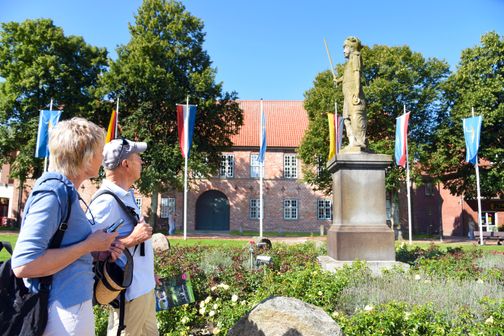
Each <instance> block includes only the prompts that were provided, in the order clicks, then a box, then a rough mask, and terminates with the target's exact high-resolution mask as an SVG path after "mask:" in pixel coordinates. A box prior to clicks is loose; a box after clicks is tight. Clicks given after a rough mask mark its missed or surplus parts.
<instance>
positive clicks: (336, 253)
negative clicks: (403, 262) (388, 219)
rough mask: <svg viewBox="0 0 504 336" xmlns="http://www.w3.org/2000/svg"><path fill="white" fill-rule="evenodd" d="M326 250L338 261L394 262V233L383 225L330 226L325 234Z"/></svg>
mask: <svg viewBox="0 0 504 336" xmlns="http://www.w3.org/2000/svg"><path fill="white" fill-rule="evenodd" d="M327 250H328V251H327V252H328V254H329V256H330V257H332V258H334V259H336V260H339V261H348V260H368V261H374V260H382V261H395V248H394V232H393V231H392V230H390V229H389V227H388V226H387V225H385V224H384V225H383V226H377V225H373V226H362V225H359V226H346V225H332V226H331V228H330V229H329V231H328V233H327Z"/></svg>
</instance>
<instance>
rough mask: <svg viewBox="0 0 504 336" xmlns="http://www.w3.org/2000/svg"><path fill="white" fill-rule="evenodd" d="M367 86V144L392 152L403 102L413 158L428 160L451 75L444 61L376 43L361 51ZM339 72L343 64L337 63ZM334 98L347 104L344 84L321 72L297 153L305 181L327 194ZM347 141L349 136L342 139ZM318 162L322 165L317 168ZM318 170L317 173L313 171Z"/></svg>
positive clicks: (393, 180) (394, 179) (395, 176)
mask: <svg viewBox="0 0 504 336" xmlns="http://www.w3.org/2000/svg"><path fill="white" fill-rule="evenodd" d="M362 59H363V88H364V93H365V95H366V101H367V117H368V128H367V136H368V139H369V148H370V149H371V150H372V151H374V152H376V153H382V154H391V155H393V152H394V137H395V120H396V117H398V116H400V115H401V114H402V113H403V104H405V105H406V108H407V110H409V111H411V115H410V137H409V152H410V159H411V158H415V159H417V160H419V159H421V158H424V157H425V155H423V153H424V152H425V151H426V150H427V148H428V146H429V145H430V144H431V143H432V139H433V138H432V136H433V134H434V131H435V129H436V126H437V125H438V124H439V123H440V121H441V120H442V118H443V116H444V115H443V114H442V113H440V106H439V99H440V95H439V93H440V90H439V86H440V83H442V82H443V80H444V79H445V78H446V77H447V76H448V73H449V68H448V65H447V63H446V62H444V61H440V60H438V59H436V58H431V59H425V58H424V57H423V56H422V55H421V54H420V53H418V52H413V51H412V50H411V49H410V48H409V47H407V46H402V47H388V46H383V45H375V46H373V47H371V48H369V47H364V48H363V49H362ZM336 69H337V72H338V73H339V75H342V73H343V65H342V64H340V65H338V66H337V67H336ZM335 102H337V103H338V106H339V107H340V112H339V113H340V114H341V106H342V104H343V94H342V91H341V87H340V86H337V87H335V86H334V84H333V79H332V75H331V73H330V71H325V72H322V73H319V74H318V75H317V77H316V78H315V81H314V87H313V88H311V89H309V90H308V91H307V92H306V93H305V108H306V110H307V111H308V118H309V126H308V130H307V132H306V133H305V137H304V138H303V141H302V144H301V146H300V148H299V154H300V157H301V158H302V160H303V161H304V163H305V164H306V166H305V169H304V172H305V177H306V181H307V182H308V183H311V184H313V185H314V186H315V187H317V188H319V189H321V190H324V191H326V192H330V191H331V177H330V174H329V173H328V172H327V171H326V170H325V166H326V163H327V155H328V148H329V146H328V141H329V140H328V139H329V135H328V122H327V116H326V113H327V112H334V110H335ZM343 138H344V139H345V136H344V137H343ZM316 166H319V167H321V168H322V169H318V170H317V169H313V167H316ZM315 171H317V172H315ZM403 173H404V172H403V169H402V168H401V169H397V168H392V169H390V170H389V171H388V174H387V188H388V189H389V190H391V189H396V188H397V187H398V181H400V179H403Z"/></svg>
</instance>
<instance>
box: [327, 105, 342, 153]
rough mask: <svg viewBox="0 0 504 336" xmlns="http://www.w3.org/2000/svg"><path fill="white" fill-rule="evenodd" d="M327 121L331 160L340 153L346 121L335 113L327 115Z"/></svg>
mask: <svg viewBox="0 0 504 336" xmlns="http://www.w3.org/2000/svg"><path fill="white" fill-rule="evenodd" d="M327 121H328V122H329V157H328V160H331V159H332V158H333V157H334V155H336V154H338V153H339V150H340V149H341V142H342V140H343V121H344V119H343V118H342V117H341V116H339V115H336V116H335V115H334V113H327Z"/></svg>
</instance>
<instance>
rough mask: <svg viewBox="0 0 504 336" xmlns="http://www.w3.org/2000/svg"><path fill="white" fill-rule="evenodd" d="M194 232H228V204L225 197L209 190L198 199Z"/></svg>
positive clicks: (218, 192)
mask: <svg viewBox="0 0 504 336" xmlns="http://www.w3.org/2000/svg"><path fill="white" fill-rule="evenodd" d="M196 230H220V231H229V202H228V199H227V197H226V195H224V194H223V193H221V192H220V191H217V190H209V191H207V192H205V193H204V194H203V195H201V196H200V197H199V198H198V201H197V202H196Z"/></svg>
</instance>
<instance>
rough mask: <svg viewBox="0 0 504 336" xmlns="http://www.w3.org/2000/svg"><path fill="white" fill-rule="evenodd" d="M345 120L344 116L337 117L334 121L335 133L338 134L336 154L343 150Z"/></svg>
mask: <svg viewBox="0 0 504 336" xmlns="http://www.w3.org/2000/svg"><path fill="white" fill-rule="evenodd" d="M344 121H345V119H344V118H343V116H339V115H336V119H335V120H334V128H335V131H334V133H335V134H336V154H338V153H339V151H340V149H341V144H342V142H343V126H344Z"/></svg>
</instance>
